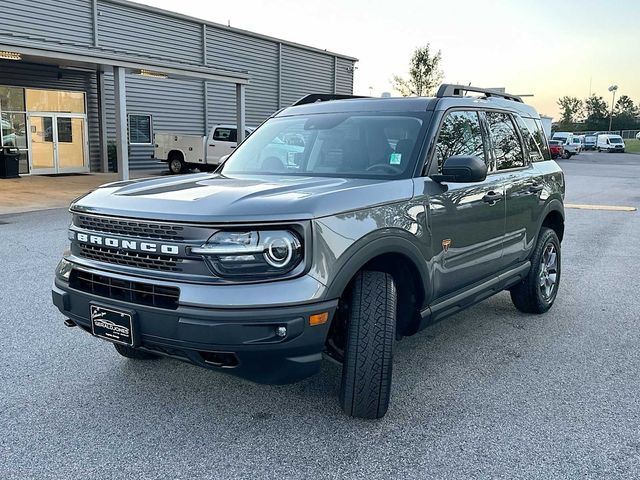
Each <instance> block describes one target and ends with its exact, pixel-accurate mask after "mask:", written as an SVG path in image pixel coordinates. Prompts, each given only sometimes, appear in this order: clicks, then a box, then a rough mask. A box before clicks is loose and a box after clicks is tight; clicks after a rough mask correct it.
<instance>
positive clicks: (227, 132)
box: [213, 127, 238, 142]
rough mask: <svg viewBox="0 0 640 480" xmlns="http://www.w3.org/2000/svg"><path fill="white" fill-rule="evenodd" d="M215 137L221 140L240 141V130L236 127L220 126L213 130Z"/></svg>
mask: <svg viewBox="0 0 640 480" xmlns="http://www.w3.org/2000/svg"><path fill="white" fill-rule="evenodd" d="M213 139H214V140H217V141H219V142H236V141H238V132H237V131H236V129H235V128H224V127H218V128H216V130H215V132H213Z"/></svg>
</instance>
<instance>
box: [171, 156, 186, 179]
mask: <svg viewBox="0 0 640 480" xmlns="http://www.w3.org/2000/svg"><path fill="white" fill-rule="evenodd" d="M186 169H187V165H186V163H184V160H183V159H182V157H180V156H179V155H177V154H173V155H172V156H171V157H169V172H171V173H172V174H174V175H178V174H180V173H184V172H185V170H186Z"/></svg>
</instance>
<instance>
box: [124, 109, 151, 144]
mask: <svg viewBox="0 0 640 480" xmlns="http://www.w3.org/2000/svg"><path fill="white" fill-rule="evenodd" d="M152 138H153V133H152V128H151V115H133V114H132V115H129V143H131V144H138V145H149V144H150V143H151V139H152Z"/></svg>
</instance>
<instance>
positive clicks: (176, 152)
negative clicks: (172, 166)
mask: <svg viewBox="0 0 640 480" xmlns="http://www.w3.org/2000/svg"><path fill="white" fill-rule="evenodd" d="M175 155H179V156H180V157H179V158H180V160H182V161H183V162H184V161H185V158H187V157H186V156H185V154H184V152H183V151H182V150H180V149H179V148H172V149H171V150H169V153H167V160H171V159H172V158H173V157H174V156H175Z"/></svg>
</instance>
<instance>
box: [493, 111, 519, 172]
mask: <svg viewBox="0 0 640 480" xmlns="http://www.w3.org/2000/svg"><path fill="white" fill-rule="evenodd" d="M487 124H488V125H489V132H490V134H491V143H492V145H493V152H494V156H495V159H496V169H497V170H507V169H509V168H517V167H523V166H524V165H525V161H524V154H523V153H522V145H520V139H519V138H518V134H517V133H516V130H515V127H514V125H513V122H512V121H511V117H510V116H509V115H507V114H506V113H499V112H487Z"/></svg>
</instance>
